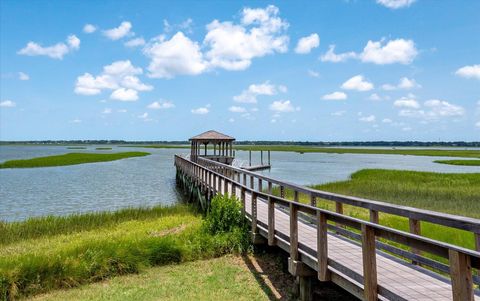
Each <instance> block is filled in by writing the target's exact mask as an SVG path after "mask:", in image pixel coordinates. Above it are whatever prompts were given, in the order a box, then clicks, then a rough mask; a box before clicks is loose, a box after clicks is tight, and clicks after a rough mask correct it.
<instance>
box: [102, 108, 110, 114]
mask: <svg viewBox="0 0 480 301" xmlns="http://www.w3.org/2000/svg"><path fill="white" fill-rule="evenodd" d="M111 113H112V109H110V108H105V109H104V110H103V111H102V114H111Z"/></svg>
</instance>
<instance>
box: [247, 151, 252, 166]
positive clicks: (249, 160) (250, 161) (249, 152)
mask: <svg viewBox="0 0 480 301" xmlns="http://www.w3.org/2000/svg"><path fill="white" fill-rule="evenodd" d="M248 166H252V151H251V150H249V151H248Z"/></svg>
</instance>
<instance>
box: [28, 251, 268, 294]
mask: <svg viewBox="0 0 480 301" xmlns="http://www.w3.org/2000/svg"><path fill="white" fill-rule="evenodd" d="M255 276H260V277H261V273H260V272H255V274H254V273H252V272H250V271H249V269H248V267H247V266H246V265H245V263H244V262H243V259H242V258H241V257H240V256H224V257H220V258H215V259H209V260H201V261H195V262H189V263H185V264H181V265H168V266H163V267H155V268H151V269H148V270H146V271H145V272H143V273H140V274H138V275H132V276H122V277H116V278H113V279H111V280H108V281H104V282H101V283H97V284H91V285H88V286H83V287H80V288H78V289H71V290H61V291H56V292H53V293H51V294H47V295H42V296H38V297H37V298H34V299H33V300H36V301H41V300H43V301H55V300H58V301H60V300H62V301H63V300H112V301H113V300H119V301H120V300H132V301H135V300H145V301H148V300H172V301H173V300H181V301H183V300H219V301H220V300H221V301H223V300H265V301H267V300H272V299H270V296H272V295H273V294H272V293H270V294H269V291H268V290H266V291H265V290H264V287H262V285H261V284H260V283H258V282H257V281H256V279H255Z"/></svg>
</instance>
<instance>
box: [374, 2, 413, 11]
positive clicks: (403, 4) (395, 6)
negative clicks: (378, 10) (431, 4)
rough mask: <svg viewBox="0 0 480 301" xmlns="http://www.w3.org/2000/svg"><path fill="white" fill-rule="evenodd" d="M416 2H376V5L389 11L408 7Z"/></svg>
mask: <svg viewBox="0 0 480 301" xmlns="http://www.w3.org/2000/svg"><path fill="white" fill-rule="evenodd" d="M415 1H416V0H377V3H378V4H380V5H383V6H385V7H388V8H390V9H399V8H403V7H409V6H410V5H412V4H413V3H414V2H415Z"/></svg>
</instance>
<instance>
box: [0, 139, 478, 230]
mask: <svg viewBox="0 0 480 301" xmlns="http://www.w3.org/2000/svg"><path fill="white" fill-rule="evenodd" d="M95 147H97V146H88V148H87V150H69V149H67V148H66V147H65V146H0V161H5V160H12V159H24V158H32V157H38V156H47V155H53V154H63V153H68V152H81V151H95ZM109 147H110V146H109ZM134 150H138V151H147V152H150V153H152V155H150V156H147V157H139V158H129V159H124V160H118V161H113V162H102V163H93V164H81V165H72V166H63V167H47V168H26V169H0V220H7V221H14V220H22V219H25V218H27V217H30V216H41V215H46V214H55V215H62V214H68V213H74V212H88V211H98V210H115V209H118V208H124V207H129V206H152V205H158V204H172V203H175V202H178V201H180V200H181V195H180V194H179V193H178V191H177V190H176V189H175V169H174V166H173V156H174V154H176V153H186V152H188V150H186V149H142V148H138V149H137V148H128V149H127V148H121V147H113V150H112V151H114V152H115V151H134ZM96 152H101V153H105V152H106V151H96ZM237 158H239V159H240V160H247V159H248V152H237ZM264 158H265V159H266V155H265V156H264ZM443 158H444V157H443ZM436 159H439V158H438V157H420V156H401V155H360V154H322V153H306V154H298V153H293V152H272V154H271V160H272V165H273V168H272V169H271V170H270V171H264V172H263V173H264V174H268V175H270V176H273V177H275V178H279V179H283V180H285V181H289V182H293V183H298V184H318V183H326V182H331V181H339V180H345V179H348V177H349V175H350V174H351V173H353V172H355V171H357V170H360V169H364V168H388V169H408V170H419V171H435V172H480V167H468V166H453V165H452V166H450V165H443V164H436V163H433V162H432V161H433V160H436ZM259 160H260V154H259V153H254V154H253V161H254V163H255V162H258V161H259Z"/></svg>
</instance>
